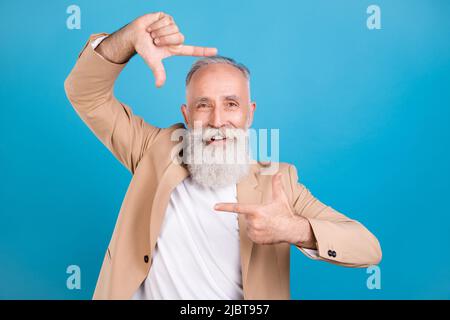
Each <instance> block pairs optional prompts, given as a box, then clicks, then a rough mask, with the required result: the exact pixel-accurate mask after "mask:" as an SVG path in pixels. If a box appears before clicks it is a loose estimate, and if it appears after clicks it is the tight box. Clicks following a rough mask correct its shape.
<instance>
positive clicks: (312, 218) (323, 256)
mask: <svg viewBox="0 0 450 320" xmlns="http://www.w3.org/2000/svg"><path fill="white" fill-rule="evenodd" d="M289 175H290V180H291V181H290V185H291V192H292V202H293V203H292V207H293V208H294V212H295V213H296V214H299V215H301V216H303V217H304V218H306V219H308V221H309V223H310V224H311V227H312V230H313V233H314V236H315V237H316V240H317V243H316V246H317V253H318V254H317V255H311V254H309V252H308V250H305V249H303V248H301V247H299V246H296V247H297V248H298V249H300V251H301V252H302V253H303V254H305V255H306V256H307V257H308V258H311V259H314V260H322V261H327V262H331V263H334V264H337V265H341V266H346V267H358V268H363V267H368V266H370V265H375V264H378V263H379V262H380V261H381V257H382V253H381V247H380V244H379V242H378V240H377V238H376V237H375V236H374V235H373V234H372V233H371V232H370V231H369V230H367V229H366V228H365V227H364V226H363V225H362V224H361V223H359V222H358V221H356V220H352V219H350V218H348V217H346V216H345V215H343V214H342V213H340V212H337V211H336V210H334V209H333V208H331V207H330V206H327V205H325V204H323V203H322V202H320V201H319V200H318V199H316V198H315V197H314V196H313V195H312V194H311V192H310V191H309V190H308V189H307V188H306V187H305V186H304V185H303V184H301V183H299V182H298V176H297V170H296V168H295V167H294V166H289Z"/></svg>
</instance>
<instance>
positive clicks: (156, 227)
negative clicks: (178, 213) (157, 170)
mask: <svg viewBox="0 0 450 320" xmlns="http://www.w3.org/2000/svg"><path fill="white" fill-rule="evenodd" d="M187 176H189V171H188V170H187V169H186V168H185V167H184V166H182V165H180V164H177V163H175V162H173V161H171V162H170V164H169V166H168V168H167V169H166V171H165V172H164V173H163V175H162V176H161V178H160V179H161V182H160V183H159V185H158V188H157V190H156V194H155V200H154V201H153V206H152V211H151V216H150V253H151V256H152V257H153V253H154V249H155V246H156V240H157V238H158V236H159V233H160V229H161V224H162V221H163V219H164V215H165V211H166V209H167V204H168V203H169V199H170V195H171V193H172V190H173V189H174V188H175V187H176V186H177V185H178V184H179V183H181V181H183V180H184V179H185V178H186V177H187Z"/></svg>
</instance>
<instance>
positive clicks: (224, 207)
mask: <svg viewBox="0 0 450 320" xmlns="http://www.w3.org/2000/svg"><path fill="white" fill-rule="evenodd" d="M257 207H258V206H257V205H254V204H241V203H218V204H216V205H215V206H214V209H215V210H218V211H227V212H235V213H241V214H251V213H255V211H256V209H257Z"/></svg>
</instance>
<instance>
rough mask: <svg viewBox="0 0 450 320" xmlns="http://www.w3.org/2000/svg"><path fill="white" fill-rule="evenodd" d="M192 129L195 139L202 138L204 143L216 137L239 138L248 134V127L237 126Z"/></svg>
mask: <svg viewBox="0 0 450 320" xmlns="http://www.w3.org/2000/svg"><path fill="white" fill-rule="evenodd" d="M190 131H191V133H192V135H193V136H194V137H195V139H197V140H201V141H202V142H204V143H207V142H210V141H212V140H216V139H226V140H237V139H238V138H245V137H246V136H247V134H248V132H247V130H246V129H241V128H235V127H221V128H214V127H206V128H200V129H191V130H190Z"/></svg>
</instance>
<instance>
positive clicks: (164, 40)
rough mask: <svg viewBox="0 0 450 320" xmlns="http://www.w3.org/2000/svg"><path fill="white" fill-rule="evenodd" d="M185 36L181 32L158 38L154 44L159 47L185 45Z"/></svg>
mask: <svg viewBox="0 0 450 320" xmlns="http://www.w3.org/2000/svg"><path fill="white" fill-rule="evenodd" d="M183 41H184V36H183V34H181V33H180V32H178V33H175V34H171V35H168V36H164V37H160V38H156V39H155V40H153V42H154V43H155V44H156V45H158V46H171V45H179V44H183Z"/></svg>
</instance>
